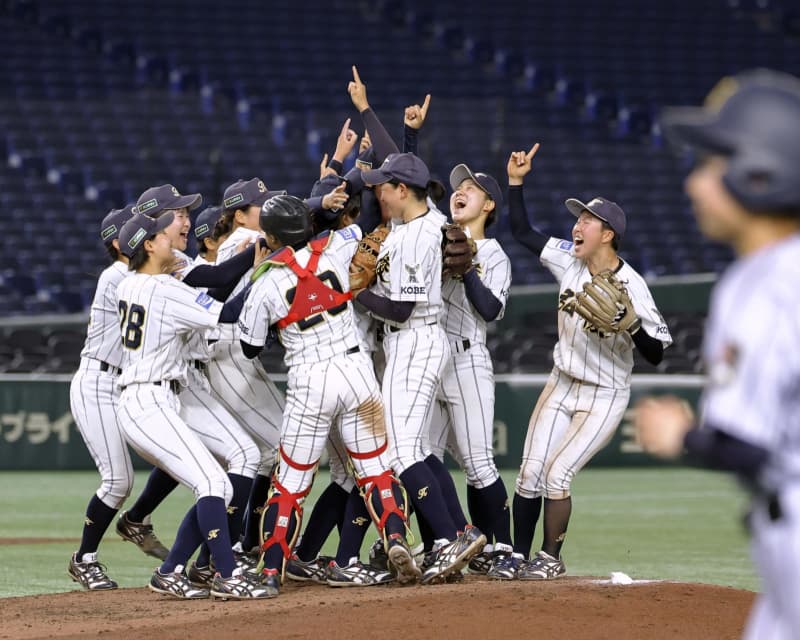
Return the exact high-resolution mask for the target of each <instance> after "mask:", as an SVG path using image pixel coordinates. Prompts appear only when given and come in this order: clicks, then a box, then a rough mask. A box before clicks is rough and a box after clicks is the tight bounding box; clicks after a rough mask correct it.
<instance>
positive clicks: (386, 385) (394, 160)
mask: <svg viewBox="0 0 800 640" xmlns="http://www.w3.org/2000/svg"><path fill="white" fill-rule="evenodd" d="M355 90H356V89H353V91H355ZM364 182H365V183H366V184H370V185H379V187H378V199H379V200H380V203H381V206H382V207H383V208H384V209H385V210H386V211H387V213H388V215H389V216H390V217H391V218H392V221H393V229H392V231H391V233H390V234H389V235H388V236H387V237H386V240H385V241H384V242H383V244H382V246H381V249H380V253H379V255H378V263H377V271H376V273H377V282H376V283H375V284H374V285H373V286H372V287H370V288H369V289H364V290H362V291H357V292H355V293H354V295H356V296H357V299H358V302H359V304H361V305H362V306H363V307H365V308H366V309H367V310H369V312H370V313H371V314H372V315H373V316H375V317H376V318H378V319H379V320H380V321H382V322H384V333H385V336H384V339H383V351H384V354H385V357H386V371H385V373H384V377H383V385H382V392H383V399H384V403H385V405H386V419H387V424H388V433H389V440H390V443H391V447H392V448H391V455H392V468H393V469H394V470H395V472H396V473H398V474H399V476H400V479H401V481H402V482H403V485H404V486H405V487H406V488H407V489H408V490H409V494H410V497H411V500H412V503H413V504H414V508H415V510H416V511H417V513H418V514H419V516H420V520H422V519H424V520H425V521H426V523H427V525H428V526H430V528H431V530H432V532H433V537H434V540H435V544H436V549H435V555H434V557H431V559H430V561H431V563H430V566H429V567H428V568H427V569H426V571H425V573H424V574H423V582H435V581H439V580H440V579H445V578H446V577H447V576H448V575H450V574H453V573H456V572H458V571H460V570H461V568H463V567H464V566H465V565H466V564H467V562H469V560H470V559H471V558H472V556H474V555H475V554H476V553H478V552H479V551H481V550H482V549H483V545H484V544H485V543H486V537H485V536H483V535H482V534H481V532H480V531H479V530H478V529H477V528H476V527H472V526H467V525H466V521H465V520H463V522H461V523H456V522H455V521H454V516H455V515H457V514H456V511H457V512H460V511H461V508H460V505H459V504H458V499H457V497H456V498H455V504H453V503H452V502H451V501H448V500H446V499H445V496H444V492H443V489H442V486H441V479H440V476H439V474H438V468H436V467H433V465H432V462H433V461H432V460H429V459H428V458H435V456H432V455H431V454H430V451H429V442H428V437H429V426H430V420H431V411H432V407H433V402H434V398H435V395H436V391H437V388H438V386H439V383H440V380H441V376H442V372H443V371H444V368H445V365H446V364H447V361H448V360H449V358H450V345H449V343H448V340H447V336H446V334H445V333H444V331H443V330H442V328H441V326H440V324H439V317H440V315H441V313H442V300H441V274H442V251H441V242H442V232H441V226H442V224H443V222H445V221H446V218H445V217H444V216H443V215H442V214H441V212H439V211H438V210H437V209H436V208H435V206H434V205H433V204H432V202H431V201H430V200H429V199H428V186H429V183H430V174H429V172H428V168H427V167H426V166H425V163H424V162H422V160H420V159H419V158H417V157H416V156H415V155H413V154H410V153H401V154H392V155H390V156H389V157H388V158H387V159H386V160H385V161H384V163H383V164H382V165H381V167H380V168H379V169H373V170H370V171H366V172H364ZM437 462H439V464H438V466H439V467H441V468H443V465H441V462H440V461H437ZM445 474H446V470H445ZM446 475H447V478H449V482H450V483H452V478H450V476H449V474H446ZM460 517H461V518H462V519H463V514H461V516H460ZM459 525H461V527H460V526H459Z"/></svg>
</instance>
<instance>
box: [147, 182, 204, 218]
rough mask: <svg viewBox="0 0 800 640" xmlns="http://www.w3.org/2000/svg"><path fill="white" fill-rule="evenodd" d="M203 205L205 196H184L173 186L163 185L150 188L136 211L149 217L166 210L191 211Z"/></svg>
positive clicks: (197, 194) (192, 194)
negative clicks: (184, 209)
mask: <svg viewBox="0 0 800 640" xmlns="http://www.w3.org/2000/svg"><path fill="white" fill-rule="evenodd" d="M202 203H203V196H201V195H200V194H199V193H191V194H189V195H185V196H182V195H181V194H180V192H179V191H178V190H177V189H176V188H175V187H173V186H172V185H171V184H162V185H161V186H159V187H150V188H149V189H148V190H147V191H145V192H144V193H143V194H142V195H140V196H139V199H138V200H137V201H136V210H137V211H138V212H139V213H143V214H146V215H148V216H151V217H152V216H155V215H156V214H157V213H158V212H160V211H164V210H165V209H183V208H184V207H186V208H187V209H189V211H191V210H192V209H197V207H199V206H200V205H201V204H202Z"/></svg>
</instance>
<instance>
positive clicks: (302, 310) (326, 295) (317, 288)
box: [270, 235, 353, 329]
mask: <svg viewBox="0 0 800 640" xmlns="http://www.w3.org/2000/svg"><path fill="white" fill-rule="evenodd" d="M331 237H332V236H331V235H328V236H325V237H323V238H315V239H314V240H312V241H311V242H309V243H308V248H309V249H310V250H311V257H310V258H309V259H308V264H307V265H306V266H305V267H301V266H300V265H299V264H297V260H296V258H295V253H294V249H292V248H291V247H284V248H283V249H282V250H281V251H279V252H278V253H277V254H275V255H274V256H272V257H271V258H270V262H273V263H275V264H280V265H284V266H287V267H289V268H290V269H291V270H292V271H294V273H295V275H296V276H297V288H296V289H295V292H294V298H292V299H291V300H290V301H289V302H290V306H289V313H287V314H286V317H284V318H281V319H280V320H278V323H277V324H278V329H283V328H285V327H287V326H289V325H290V324H292V323H293V322H298V321H299V320H303V319H305V318H307V317H309V316H313V315H316V314H318V313H322V312H323V311H326V310H328V309H332V308H333V307H336V306H339V305H341V304H345V303H347V301H348V300H350V299H351V298H352V297H353V294H352V293H350V292H349V291H348V292H347V293H342V292H341V291H336V289H332V288H331V287H329V286H327V285H326V284H325V283H324V282H322V280H320V279H319V278H318V277H317V276H316V275H315V271H316V270H317V264H318V263H319V257H320V256H321V255H322V252H323V251H324V250H325V248H326V247H327V246H328V243H329V242H330V239H331Z"/></svg>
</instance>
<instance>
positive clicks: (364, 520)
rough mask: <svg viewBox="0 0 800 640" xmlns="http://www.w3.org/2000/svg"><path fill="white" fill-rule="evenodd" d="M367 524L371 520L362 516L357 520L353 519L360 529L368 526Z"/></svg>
mask: <svg viewBox="0 0 800 640" xmlns="http://www.w3.org/2000/svg"><path fill="white" fill-rule="evenodd" d="M367 522H369V520H367V519H366V518H364V517H362V516H358V517H357V518H354V519H353V524H354V525H357V526H359V527H363V526H364V525H365V524H367Z"/></svg>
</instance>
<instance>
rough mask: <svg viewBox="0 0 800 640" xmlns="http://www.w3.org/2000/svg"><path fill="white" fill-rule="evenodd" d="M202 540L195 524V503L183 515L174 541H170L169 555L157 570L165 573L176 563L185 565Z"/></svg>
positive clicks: (169, 571) (170, 571)
mask: <svg viewBox="0 0 800 640" xmlns="http://www.w3.org/2000/svg"><path fill="white" fill-rule="evenodd" d="M202 542H203V534H202V532H201V531H200V527H199V525H198V524H197V505H196V504H193V505H192V507H191V508H190V509H189V510H188V511H187V512H186V515H185V516H184V517H183V520H182V521H181V524H180V526H179V527H178V533H177V534H176V535H175V542H173V543H172V547H170V550H169V555H168V556H167V559H166V560H164V562H163V563H162V564H161V567H160V568H159V571H160V572H161V573H162V574H167V573H172V572H173V571H175V567H177V566H178V565H181V566H185V565H186V563H187V562H189V558H191V557H192V554H193V553H194V552H195V550H196V549H197V547H199V546H200V544H201V543H202Z"/></svg>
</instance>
